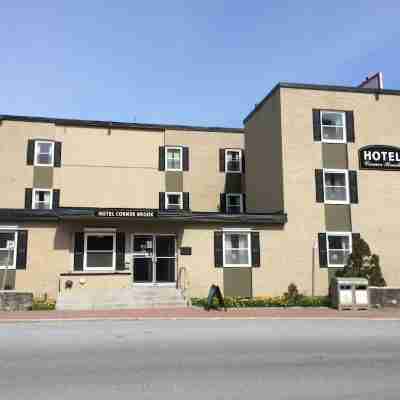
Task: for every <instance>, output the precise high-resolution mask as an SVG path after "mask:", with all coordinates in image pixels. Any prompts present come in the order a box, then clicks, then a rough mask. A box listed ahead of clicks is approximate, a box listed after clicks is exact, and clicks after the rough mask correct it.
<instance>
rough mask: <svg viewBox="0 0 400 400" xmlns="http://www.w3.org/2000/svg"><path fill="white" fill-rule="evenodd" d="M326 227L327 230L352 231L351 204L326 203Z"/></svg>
mask: <svg viewBox="0 0 400 400" xmlns="http://www.w3.org/2000/svg"><path fill="white" fill-rule="evenodd" d="M325 228H326V230H327V232H329V231H338V232H351V208H350V205H349V204H325Z"/></svg>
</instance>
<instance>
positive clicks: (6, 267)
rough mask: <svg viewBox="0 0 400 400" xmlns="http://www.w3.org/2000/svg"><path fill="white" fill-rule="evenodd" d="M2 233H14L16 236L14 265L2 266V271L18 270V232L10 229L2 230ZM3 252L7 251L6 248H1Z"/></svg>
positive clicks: (0, 230) (0, 267)
mask: <svg viewBox="0 0 400 400" xmlns="http://www.w3.org/2000/svg"><path fill="white" fill-rule="evenodd" d="M0 233H13V234H14V257H13V263H12V265H0V270H3V269H16V268H17V246H18V231H14V230H10V229H3V228H1V229H0ZM1 250H7V249H6V248H1Z"/></svg>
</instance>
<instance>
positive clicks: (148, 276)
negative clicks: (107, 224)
mask: <svg viewBox="0 0 400 400" xmlns="http://www.w3.org/2000/svg"><path fill="white" fill-rule="evenodd" d="M175 269H176V242H175V236H173V235H134V237H133V279H134V282H136V283H152V284H157V283H174V282H175Z"/></svg>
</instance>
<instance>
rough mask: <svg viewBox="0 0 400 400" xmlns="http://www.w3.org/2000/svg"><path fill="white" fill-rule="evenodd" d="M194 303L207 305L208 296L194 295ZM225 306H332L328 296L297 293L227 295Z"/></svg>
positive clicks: (199, 305) (214, 301)
mask: <svg viewBox="0 0 400 400" xmlns="http://www.w3.org/2000/svg"><path fill="white" fill-rule="evenodd" d="M191 300H192V305H193V306H197V307H204V308H205V307H206V306H207V297H201V298H200V297H192V299H191ZM224 301H225V307H227V308H246V307H328V306H330V301H329V297H327V296H305V295H302V294H299V293H297V295H296V296H294V297H290V296H286V294H284V295H283V296H276V297H251V298H247V297H225V298H224ZM211 308H218V301H217V299H215V298H214V299H213V303H212V305H211Z"/></svg>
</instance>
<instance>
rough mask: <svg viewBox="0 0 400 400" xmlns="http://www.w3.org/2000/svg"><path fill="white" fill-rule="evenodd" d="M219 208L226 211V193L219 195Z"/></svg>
mask: <svg viewBox="0 0 400 400" xmlns="http://www.w3.org/2000/svg"><path fill="white" fill-rule="evenodd" d="M219 209H220V211H221V212H222V213H226V193H220V195H219Z"/></svg>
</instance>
